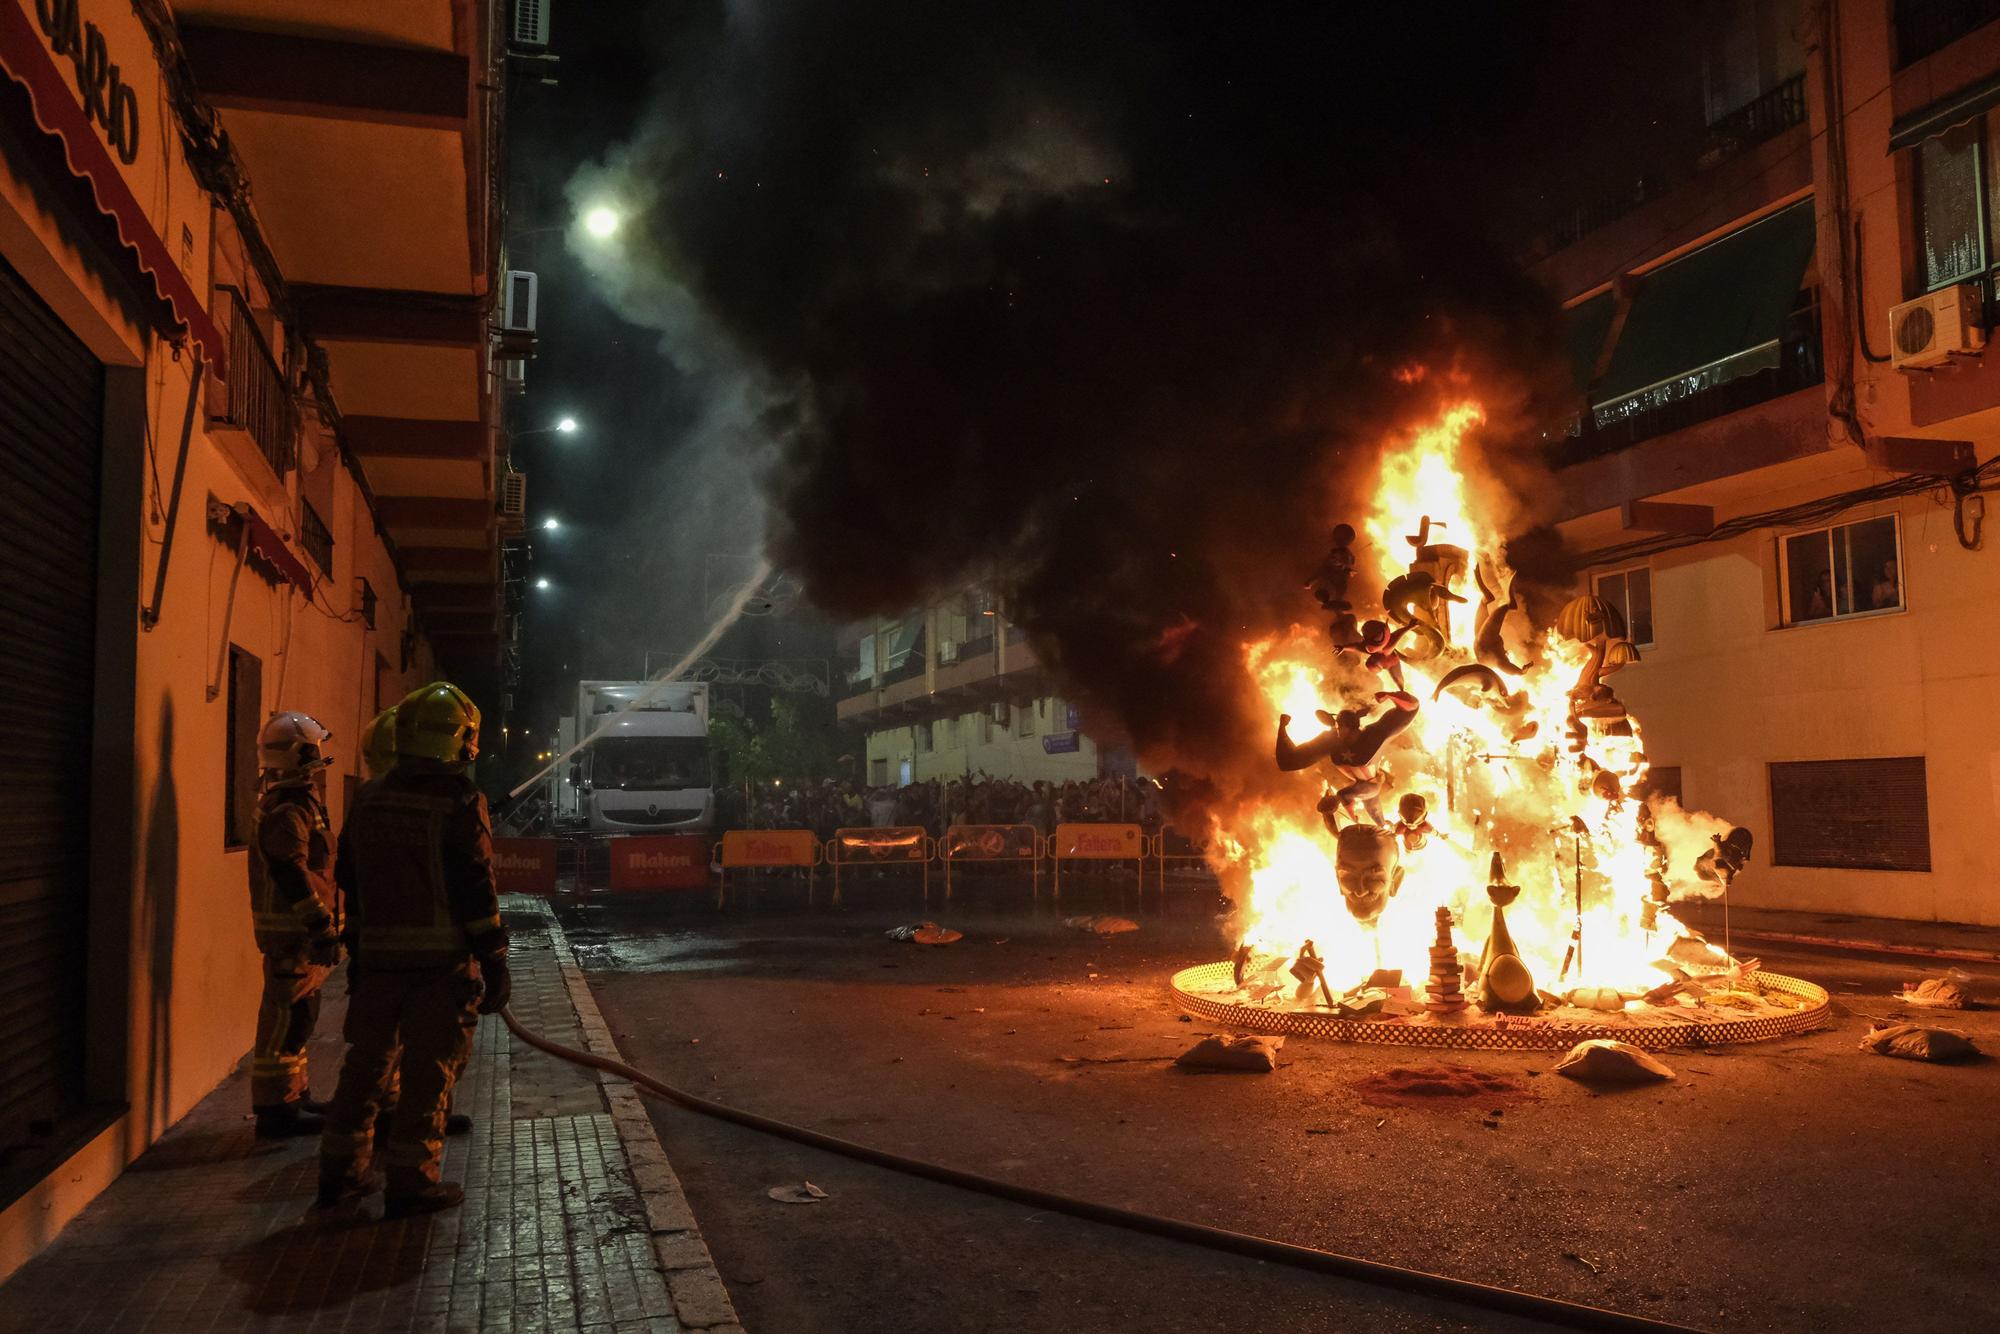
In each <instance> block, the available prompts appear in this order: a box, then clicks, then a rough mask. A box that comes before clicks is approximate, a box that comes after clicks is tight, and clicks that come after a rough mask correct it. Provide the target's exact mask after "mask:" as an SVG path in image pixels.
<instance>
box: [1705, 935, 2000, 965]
mask: <svg viewBox="0 0 2000 1334" xmlns="http://www.w3.org/2000/svg"><path fill="white" fill-rule="evenodd" d="M1735 934H1737V935H1739V936H1742V937H1744V938H1745V939H1747V940H1769V941H1775V942H1777V943H1779V944H1783V945H1812V946H1817V947H1818V948H1820V949H1830V950H1851V951H1857V952H1860V953H1865V954H1907V955H1911V956H1913V957H1915V958H1919V959H1953V960H1958V961H1962V962H1965V963H2000V954H1995V953H1988V952H1986V951H1984V950H1952V949H1933V948H1931V947H1930V946H1928V945H1896V944H1892V943H1890V942H1889V941H1886V940H1847V939H1843V938H1841V937H1839V936H1802V935H1794V934H1792V933H1790V932H1786V931H1737V932H1736V933H1735Z"/></svg>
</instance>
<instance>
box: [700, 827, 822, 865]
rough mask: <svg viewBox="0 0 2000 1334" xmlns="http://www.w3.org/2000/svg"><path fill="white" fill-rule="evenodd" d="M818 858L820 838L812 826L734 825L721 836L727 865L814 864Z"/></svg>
mask: <svg viewBox="0 0 2000 1334" xmlns="http://www.w3.org/2000/svg"><path fill="white" fill-rule="evenodd" d="M818 862H819V840H818V839H816V838H814V837H813V832H812V830H810V829H732V830H730V831H729V832H728V833H726V834H724V835H723V836H722V864H723V865H724V866H725V867H773V866H804V867H811V866H814V865H817V864H818Z"/></svg>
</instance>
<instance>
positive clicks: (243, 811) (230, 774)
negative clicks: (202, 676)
mask: <svg viewBox="0 0 2000 1334" xmlns="http://www.w3.org/2000/svg"><path fill="white" fill-rule="evenodd" d="M225 707H226V708H227V710H228V717H227V719H226V720H225V722H224V724H223V745H224V747H225V749H224V751H223V755H222V785H223V798H222V845H223V846H224V847H226V848H240V847H242V846H244V845H245V844H247V843H248V842H249V841H250V831H251V829H252V828H254V827H255V825H256V823H257V729H258V728H259V727H261V726H262V725H263V719H264V664H263V663H262V662H260V661H258V659H257V658H256V657H255V656H253V655H252V654H249V653H245V652H244V651H243V650H242V649H240V648H238V647H236V645H234V644H231V645H230V646H229V693H228V701H227V704H226V706H225Z"/></svg>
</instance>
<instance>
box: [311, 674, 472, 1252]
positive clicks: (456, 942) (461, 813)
mask: <svg viewBox="0 0 2000 1334" xmlns="http://www.w3.org/2000/svg"><path fill="white" fill-rule="evenodd" d="M395 734H396V755H397V760H396V764H395V766H394V767H393V768H392V769H390V770H389V772H388V773H386V774H384V775H382V776H381V777H380V778H376V779H373V780H371V781H370V782H368V783H367V784H365V785H363V787H362V788H361V791H360V792H359V793H358V794H356V796H355V799H354V808H353V810H352V811H350V812H349V813H348V817H347V825H346V827H345V828H343V829H342V830H341V832H340V849H339V854H338V856H337V857H336V859H335V864H334V866H335V869H334V878H335V880H336V881H337V882H338V883H339V885H340V887H341V889H342V890H343V892H345V894H346V895H347V930H346V940H347V946H348V950H349V953H350V955H351V957H352V962H351V963H350V964H349V965H348V1002H347V1025H346V1030H345V1036H346V1038H347V1042H348V1048H347V1059H346V1061H345V1063H344V1064H343V1065H342V1066H341V1070H340V1087H339V1090H338V1091H337V1092H336V1093H335V1094H334V1097H333V1103H332V1105H331V1107H329V1108H328V1110H327V1116H326V1131H325V1135H324V1137H323V1138H322V1140H321V1142H320V1190H319V1199H320V1203H321V1205H323V1206H327V1207H331V1206H334V1205H337V1204H340V1203H342V1202H344V1201H347V1200H351V1199H355V1198H358V1197H359V1196H360V1195H363V1194H365V1193H367V1192H368V1191H369V1190H370V1189H372V1187H373V1184H374V1180H373V1175H372V1173H371V1172H370V1165H371V1160H372V1158H373V1154H374V1147H375V1139H376V1136H375V1126H374V1121H375V1115H376V1110H377V1108H378V1107H379V1106H380V1105H381V1102H382V1100H383V1098H384V1095H385V1092H386V1090H387V1089H388V1087H389V1086H390V1081H391V1073H392V1070H393V1071H394V1072H395V1074H396V1075H397V1076H398V1077H399V1080H398V1082H400V1084H401V1092H400V1096H398V1098H397V1100H396V1105H395V1110H394V1111H393V1112H392V1113H390V1114H389V1115H390V1117H391V1122H390V1126H389V1132H388V1135H387V1137H386V1143H385V1146H384V1148H383V1152H382V1158H383V1166H384V1176H385V1181H384V1198H383V1215H384V1216H385V1217H389V1218H397V1217H402V1216H404V1215H407V1214H415V1213H430V1212H433V1211H436V1210H439V1209H449V1208H452V1207H454V1206H455V1205H457V1204H459V1203H460V1202H461V1201H462V1200H463V1199H464V1198H465V1192H464V1191H463V1190H462V1189H461V1188H460V1187H459V1186H458V1185H457V1184H456V1183H453V1182H448V1181H442V1180H440V1179H439V1175H438V1171H439V1167H440V1164H441V1162H442V1159H443V1157H444V1132H445V1125H444V1122H445V1113H446V1104H447V1100H448V1099H449V1097H450V1094H451V1088H452V1084H453V1083H454V1082H455V1081H456V1080H457V1078H458V1073H459V1070H460V1069H461V1068H462V1067H463V1066H464V1064H465V1058H466V1056H467V1055H468V1054H469V1052H470V1051H471V1048H472V1030H473V1027H474V1025H475V1024H476V1023H477V1022H478V1015H480V1014H491V1013H494V1012H495V1011H497V1010H499V1009H500V1008H501V1007H502V1006H504V1005H505V1004H506V1003H507V996H508V991H509V979H508V976H507V929H506V927H505V926H504V925H503V924H502V923H501V920H500V909H499V896H498V893H497V891H496V889H495V885H494V880H493V865H492V830H491V825H490V822H489V820H488V816H487V811H486V798H485V797H484V796H482V795H481V794H480V792H479V790H478V789H477V788H476V787H474V786H473V784H472V780H471V778H470V777H469V776H468V775H467V774H466V767H467V766H468V765H470V764H471V762H472V760H473V758H474V757H475V756H476V755H477V754H478V753H479V709H478V707H477V706H476V705H474V704H473V702H472V700H471V699H470V698H468V697H467V696H466V694H465V692H464V691H462V690H460V689H459V688H458V687H457V686H454V685H452V684H450V683H449V682H445V681H434V682H432V683H431V684H430V685H427V686H424V687H422V688H420V689H418V690H415V691H412V692H411V693H410V694H409V695H407V696H406V697H404V699H403V700H402V702H401V703H399V704H398V705H397V706H396V725H395Z"/></svg>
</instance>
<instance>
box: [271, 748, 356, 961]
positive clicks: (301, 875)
mask: <svg viewBox="0 0 2000 1334" xmlns="http://www.w3.org/2000/svg"><path fill="white" fill-rule="evenodd" d="M250 842H251V848H250V915H251V922H252V923H253V924H254V925H255V927H256V930H257V948H258V949H260V950H262V951H263V952H264V953H265V954H268V955H272V956H282V955H290V954H303V953H305V952H306V948H307V946H309V945H310V944H311V943H312V942H313V941H314V940H315V939H326V938H328V937H330V936H332V935H333V934H334V932H335V931H336V930H337V929H338V927H339V921H340V892H339V890H338V889H336V888H335V886H334V882H333V875H332V862H333V839H332V835H331V834H330V833H329V832H328V829H327V820H326V807H325V806H323V805H321V804H320V800H319V794H318V793H316V792H314V791H313V790H312V789H311V788H309V787H279V788H272V789H271V790H270V791H268V792H266V793H265V794H264V795H263V796H262V797H260V798H258V801H257V825H256V832H254V833H253V834H252V835H251V836H250Z"/></svg>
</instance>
